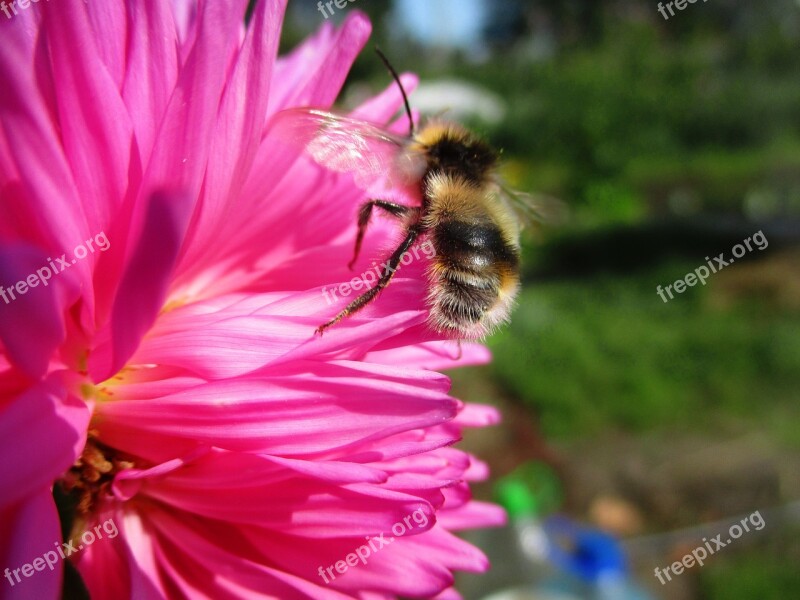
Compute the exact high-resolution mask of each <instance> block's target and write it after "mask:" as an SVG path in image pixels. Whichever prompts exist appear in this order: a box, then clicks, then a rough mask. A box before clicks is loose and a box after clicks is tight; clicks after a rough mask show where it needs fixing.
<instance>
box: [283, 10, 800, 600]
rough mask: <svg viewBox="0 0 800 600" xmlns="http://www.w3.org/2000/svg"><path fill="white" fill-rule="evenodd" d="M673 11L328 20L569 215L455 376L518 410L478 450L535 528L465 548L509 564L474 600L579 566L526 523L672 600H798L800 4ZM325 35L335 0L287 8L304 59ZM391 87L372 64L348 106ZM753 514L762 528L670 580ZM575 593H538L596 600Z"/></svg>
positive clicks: (540, 237)
mask: <svg viewBox="0 0 800 600" xmlns="http://www.w3.org/2000/svg"><path fill="white" fill-rule="evenodd" d="M665 4H666V3H665ZM658 6H659V4H658V3H657V2H655V1H652V0H651V1H648V2H632V1H626V0H617V1H609V2H597V1H596V0H528V1H521V0H491V1H489V0H397V1H395V2H389V1H381V0H356V1H354V2H351V3H349V4H348V5H347V6H346V7H345V8H344V9H341V10H340V9H337V8H336V7H335V5H334V14H333V15H332V16H330V17H329V18H328V19H327V20H328V21H330V22H339V21H341V20H342V19H343V18H344V17H345V16H346V15H347V14H348V12H349V11H352V10H356V9H358V10H361V11H364V12H366V13H367V14H368V15H369V16H370V17H371V19H372V22H373V24H374V27H375V34H374V38H373V41H374V42H375V43H377V44H379V45H380V46H381V47H382V48H383V50H384V51H385V52H386V54H387V55H388V56H389V57H390V59H391V60H392V62H393V63H394V65H395V67H396V68H397V69H398V70H399V71H413V72H416V73H418V74H419V75H420V76H421V78H422V84H421V85H420V89H419V90H418V91H417V92H415V93H414V94H413V95H412V97H411V104H412V106H413V107H415V108H418V109H420V110H421V111H422V112H423V113H424V114H436V113H439V112H441V111H442V110H445V109H449V111H448V113H447V114H448V115H449V116H451V117H453V118H456V119H458V120H461V121H463V122H465V123H466V124H468V125H470V126H471V127H473V128H474V129H475V130H476V131H478V132H480V133H481V134H482V135H484V136H485V137H486V138H487V139H488V140H490V141H491V142H492V143H493V144H494V145H495V146H496V147H498V148H501V149H502V151H503V160H504V175H505V177H506V178H507V179H508V181H509V182H510V183H511V184H512V185H513V186H514V187H516V188H519V189H521V190H525V191H528V192H532V193H536V194H545V195H549V196H553V197H556V198H558V199H560V200H561V201H563V202H564V203H565V204H566V205H567V206H568V207H569V213H570V214H569V219H568V221H567V222H566V223H565V224H564V225H563V226H560V227H557V228H556V227H554V228H543V229H542V230H541V231H537V232H533V233H534V235H532V236H529V237H528V238H526V241H525V256H524V265H525V266H524V288H523V291H522V294H521V299H520V302H519V304H518V306H517V308H516V310H515V313H514V316H513V322H512V325H511V326H509V327H507V328H505V329H504V330H503V331H502V332H501V333H499V334H498V335H496V336H495V337H494V338H492V339H491V340H489V346H490V347H491V349H492V351H493V353H494V357H495V358H494V361H493V363H492V364H491V365H488V366H486V367H481V368H473V369H465V370H461V371H456V372H453V373H452V374H451V375H452V377H453V379H454V390H453V392H454V395H456V396H457V397H460V398H462V399H464V400H468V401H473V402H480V403H487V404H492V405H495V406H497V407H499V408H500V410H501V411H502V412H503V414H504V423H503V424H502V425H500V426H498V427H494V428H491V429H486V430H481V431H478V432H468V434H467V436H466V437H465V441H464V443H463V444H462V445H463V446H464V447H466V448H467V449H469V450H471V451H474V452H475V453H477V454H478V455H479V456H480V457H481V458H483V459H484V460H486V461H487V462H488V464H489V466H490V467H491V470H492V479H491V480H490V481H489V482H487V483H484V484H479V485H476V486H474V491H475V495H476V497H479V498H482V499H487V500H490V499H493V500H497V499H501V500H503V501H504V502H506V503H507V504H508V503H510V504H511V508H512V509H513V510H512V513H513V514H514V515H516V519H515V521H516V522H517V528H516V529H515V528H513V527H511V526H510V527H508V528H506V530H503V531H493V532H479V533H475V534H467V537H469V539H470V540H471V541H473V542H475V543H476V544H478V545H479V546H480V547H481V548H482V549H483V550H484V551H485V552H486V553H487V554H488V555H489V556H490V558H492V559H493V569H492V571H491V572H490V573H489V574H487V575H485V576H482V577H474V576H465V577H463V578H461V579H460V581H459V588H460V590H461V592H462V593H463V594H464V596H465V597H466V598H468V599H473V598H474V599H477V598H485V597H488V596H489V595H490V594H492V593H497V592H500V591H501V590H504V589H509V588H521V589H525V590H528V592H530V593H531V594H533V593H534V592H533V590H534V589H538V587H537V586H540V585H542V580H544V579H548V578H549V579H551V580H552V579H553V578H556V579H557V578H558V577H560V576H562V575H564V574H565V573H564V571H565V570H566V571H570V569H569V568H564V565H563V564H562V565H561V567H558V565H556V567H555V568H552V567H553V565H552V564H551V565H550V567H551V568H549V570H548V568H547V567H546V566H544V567H542V565H533V563H534V562H535V561H534V560H532V559H531V557H530V556H527V557H526V556H524V553H521V550H520V549H519V544H518V542H519V538H520V532H521V531H524V530H525V527H524V526H522V527H521V526H520V523H523V525H525V524H527V525H525V526H532V527H533V528H534V529H535V528H536V527H537V526H538V525H537V523H539V522H540V521H542V520H543V519H545V518H546V517H547V516H548V515H550V514H555V513H558V514H561V515H565V516H567V517H568V518H569V519H571V520H572V521H571V522H573V523H576V524H580V526H581V527H586V528H591V529H589V531H600V532H605V533H607V534H610V535H611V536H613V537H612V539H613V540H619V541H620V544H621V548H622V550H624V552H625V553H626V555H627V561H628V564H629V567H630V569H631V571H630V572H631V579H632V580H633V581H635V582H636V585H638V586H639V587H641V588H643V591H642V593H643V594H649V597H653V598H668V599H678V600H681V599H701V598H703V599H704V598H713V599H717V598H719V599H725V600H729V599H739V598H742V599H744V598H759V599H772V598H775V599H778V598H780V599H783V598H791V597H797V594H798V593H800V592H798V590H800V541H798V540H800V536H798V533H800V505H799V504H798V501H800V477H799V476H798V474H800V419H798V417H800V407H799V406H798V402H797V400H798V393H799V391H800V385H799V384H800V1H798V0H771V1H770V2H768V3H766V2H764V3H754V2H746V1H744V0H710V1H708V2H705V1H703V2H699V1H698V2H695V3H692V4H687V5H686V6H685V8H684V9H683V10H677V9H674V10H673V12H674V13H675V14H674V15H672V16H670V12H669V10H668V9H666V7H664V9H665V10H664V13H665V15H666V16H668V17H669V18H668V19H667V18H665V17H664V16H663V15H662V14H661V12H659V9H658ZM325 21H326V19H325V18H324V17H323V15H322V13H321V12H320V11H319V10H318V7H317V2H316V1H312V0H294V1H293V2H290V3H289V17H288V20H287V24H286V27H285V30H284V36H285V38H284V40H283V42H282V43H283V48H284V49H288V48H291V47H292V46H294V45H295V44H296V43H297V42H299V41H300V40H301V39H302V38H303V37H305V36H306V35H308V34H309V33H311V32H312V31H314V30H316V29H317V28H318V27H319V26H320V25H321V24H322V23H323V22H325ZM389 81H390V80H389V76H388V74H387V73H386V71H385V69H384V67H383V66H382V65H381V63H380V62H379V60H378V58H377V56H375V55H374V53H372V52H370V51H367V52H364V53H363V54H362V55H361V57H360V58H359V60H358V62H357V63H356V65H355V68H354V69H353V72H352V75H351V78H350V80H349V82H348V85H347V87H346V90H345V95H344V99H343V101H344V105H345V106H346V105H348V104H350V105H353V104H355V103H357V102H358V101H359V100H360V99H361V98H363V97H365V96H366V95H368V94H371V93H374V92H375V91H377V90H379V89H382V88H383V87H384V86H386V85H388V83H389ZM759 231H761V232H763V236H764V237H765V238H766V239H767V240H768V246H767V247H766V248H764V249H763V250H759V249H758V248H757V247H756V246H755V244H754V245H753V250H752V251H751V252H747V253H746V254H745V255H744V256H743V257H742V258H741V259H737V260H736V262H735V263H734V264H731V265H730V266H728V267H726V268H725V269H724V270H722V271H720V272H719V273H716V274H713V275H711V276H710V277H709V279H708V281H707V285H705V286H701V285H696V286H694V287H689V288H687V289H686V291H685V292H683V293H681V294H677V295H675V298H674V299H673V300H670V301H669V302H666V303H665V302H664V301H663V300H662V299H661V297H660V296H659V295H658V294H657V293H656V288H657V286H659V285H660V286H662V287H665V286H666V285H668V284H672V283H673V282H674V281H676V280H677V279H680V278H683V277H684V275H685V274H686V273H688V272H691V271H693V270H695V269H696V268H697V267H700V266H702V265H705V264H707V260H706V258H705V257H711V258H712V260H713V257H714V256H717V255H719V254H720V253H724V254H725V257H726V259H727V258H730V257H731V249H732V248H733V246H735V245H736V244H737V243H740V242H742V241H743V240H744V239H745V238H747V237H750V236H752V235H753V234H756V233H757V232H759ZM520 469H521V470H520ZM509 478H510V479H509ZM509 481H511V482H512V484H514V485H517V489H516V492H514V493H512V494H511V495H510V496H509V494H507V493H505V494H504V491H503V490H504V489H505V491H506V492H508V487H507V486H506V488H503V487H502V485H501V484H502V483H503V482H505V483H506V484H508V482H509ZM498 482H500V483H498ZM520 485H522V486H523V487H525V486H527V488H528V492H527V493H528V495H527V496H526V492H524V491H520V489H519V486H520ZM512 487H513V485H512ZM512 491H513V490H512ZM521 506H522V508H520V507H521ZM754 511H759V514H760V515H762V516H763V518H764V521H765V525H764V527H763V529H761V530H760V531H751V532H749V533H744V535H742V537H741V538H740V539H738V540H735V541H734V542H733V543H731V544H730V545H729V546H727V547H725V548H724V549H721V550H719V551H718V554H715V555H713V556H712V557H710V558H709V559H707V561H706V564H705V565H704V566H697V565H695V566H694V567H692V568H689V569H686V571H685V572H684V573H682V574H681V575H679V576H673V578H672V581H669V582H667V583H666V584H664V585H662V584H661V583H660V582H659V580H658V579H657V578H656V576H655V575H654V569H655V568H656V567H661V568H663V567H666V566H667V565H669V564H671V563H673V562H674V561H677V560H680V559H681V557H682V556H683V555H685V554H686V553H687V552H689V551H691V550H692V549H693V548H694V547H696V546H699V545H701V544H702V542H701V539H702V538H703V537H706V536H707V537H708V538H709V539H711V538H712V537H714V536H715V535H716V534H718V533H726V532H727V531H728V524H729V523H730V522H733V521H734V520H735V521H736V522H739V521H740V520H741V519H742V518H745V517H747V516H748V515H751V514H752V513H753V512H754ZM520 515H521V516H520ZM542 522H543V521H542ZM698 527H699V528H698ZM704 527H705V529H704ZM529 529H530V528H529ZM562 533H563V532H562ZM561 537H564V538H566V541H564V542H562V544H563V547H564V549H565V551H566V552H571V553H572V555H573V557H576V560H578V561H579V562H580V560H584V563H586V562H587V561H588V563H592V561H595V560H596V559H597V557H596V556H595V554H593V553H592V552H591V551H589V550H586V549H585V548H584V547H583V545H582V543H581V542H580V540H578V541H576V539H575V536H574V535H572V536H571V535H566V534H565V535H563V536H561ZM723 539H724V537H723ZM582 553H584V554H582ZM534 567H535V568H534ZM539 567H542V568H541V569H540V568H539ZM590 567H591V565H590ZM567 575H575V572H574V569H573V572H572V573H567ZM587 589H588V588H587ZM552 593H553V594H555V592H552ZM562 593H566V592H563V589H562ZM572 593H573V595H572V596H570V595H564V596H557V595H551V596H545V595H530V596H524V597H526V598H527V597H530V598H534V597H536V598H545V597H547V598H556V597H559V598H561V597H563V598H575V597H586V598H589V597H595V596H592V595H591V592H589V591H587V590H586V589H584V590H583V591H582V592H575V591H573V592H572ZM498 597H500V596H498ZM503 597H504V598H505V597H508V598H511V597H512V596H503ZM513 597H520V598H522V597H523V596H513ZM598 597H599V596H598ZM605 597H609V598H616V597H618V598H623V597H624V598H627V597H628V596H624V595H622V593H621V592H620V593H619V594H617V595H614V594H612V595H610V596H609V595H606V596H605ZM630 597H634V596H630ZM637 597H638V596H637ZM641 597H646V596H641Z"/></svg>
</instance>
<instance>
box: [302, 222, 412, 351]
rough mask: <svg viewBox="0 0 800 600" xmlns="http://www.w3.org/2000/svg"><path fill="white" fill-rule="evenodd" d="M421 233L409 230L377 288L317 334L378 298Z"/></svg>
mask: <svg viewBox="0 0 800 600" xmlns="http://www.w3.org/2000/svg"><path fill="white" fill-rule="evenodd" d="M403 208H407V207H403ZM409 210H413V209H409ZM420 233H421V230H420V229H419V228H418V226H412V227H411V228H409V230H408V233H406V237H405V239H403V241H402V242H401V244H400V246H398V247H397V249H396V250H395V251H394V252H392V255H391V256H390V257H389V260H387V261H386V264H385V268H384V270H383V274H382V275H381V278H380V279H379V280H378V281H377V282H376V283H375V286H374V287H372V288H370V289H368V290H367V291H366V292H364V293H363V294H361V295H360V296H359V297H358V298H356V299H355V300H353V301H352V302H351V303H350V304H348V305H347V306H346V307H345V308H344V310H342V312H340V313H339V314H338V315H336V316H335V317H334V318H333V319H331V320H330V321H328V322H327V323H325V324H324V325H320V326H319V327H317V330H316V331H315V333H318V334H320V335H322V332H323V331H325V330H326V329H327V328H328V327H330V326H332V325H336V323H338V322H339V321H341V320H342V319H344V318H345V317H349V316H350V315H352V314H353V313H355V312H358V311H359V310H361V309H362V308H364V307H365V306H366V305H367V304H369V303H370V302H371V301H372V300H374V299H375V296H377V295H378V294H379V293H380V291H381V290H382V289H383V288H385V287H386V286H387V285H389V281H391V279H392V277H394V272H395V271H397V267H398V265H399V264H400V261H401V260H402V258H403V255H404V254H405V253H406V252H407V251H408V249H409V248H411V246H412V245H413V244H414V242H415V241H416V239H417V237H419V234H420Z"/></svg>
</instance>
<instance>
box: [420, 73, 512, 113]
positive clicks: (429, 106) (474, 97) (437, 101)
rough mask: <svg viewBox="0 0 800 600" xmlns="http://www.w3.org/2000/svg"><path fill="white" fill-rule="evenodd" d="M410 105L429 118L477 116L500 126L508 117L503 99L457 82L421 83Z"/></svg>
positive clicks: (450, 80) (487, 91)
mask: <svg viewBox="0 0 800 600" xmlns="http://www.w3.org/2000/svg"><path fill="white" fill-rule="evenodd" d="M411 105H412V106H413V107H414V108H415V109H417V110H419V111H420V112H421V113H423V114H426V115H435V114H437V113H441V112H444V111H447V115H446V116H447V117H448V118H452V119H454V120H457V121H459V120H462V119H464V118H465V117H478V118H479V119H481V120H482V121H485V122H486V123H499V122H500V121H502V120H503V117H504V116H505V114H506V103H505V101H504V100H503V99H502V97H500V96H499V95H497V94H495V93H493V92H490V91H489V90H487V89H485V88H482V87H478V86H476V85H472V84H470V83H466V82H464V81H458V80H455V79H439V80H437V81H430V82H420V84H419V87H418V88H417V89H416V90H415V91H414V93H413V94H412V96H411Z"/></svg>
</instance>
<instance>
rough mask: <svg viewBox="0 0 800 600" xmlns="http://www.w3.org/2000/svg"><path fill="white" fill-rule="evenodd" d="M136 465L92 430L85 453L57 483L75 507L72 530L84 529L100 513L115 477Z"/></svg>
mask: <svg viewBox="0 0 800 600" xmlns="http://www.w3.org/2000/svg"><path fill="white" fill-rule="evenodd" d="M134 466H135V462H134V460H133V459H132V458H131V457H130V456H128V455H126V454H124V453H122V452H119V451H117V450H114V449H113V448H110V447H108V446H106V445H105V444H103V443H102V442H100V441H98V440H97V439H96V431H93V430H90V431H89V435H88V437H87V440H86V446H85V447H84V449H83V452H82V453H81V455H80V456H79V457H78V460H76V461H75V464H74V465H72V467H71V468H70V469H69V471H67V472H66V473H65V474H64V476H63V477H62V478H61V479H60V480H58V482H57V485H58V486H59V487H60V491H61V492H62V493H63V494H64V495H65V496H67V497H69V498H70V500H71V501H70V504H71V505H72V506H74V510H75V515H74V519H75V520H74V527H73V530H74V529H76V528H78V527H82V525H83V524H84V523H86V522H88V521H89V520H90V516H91V515H92V514H94V513H95V512H97V509H98V508H99V506H100V504H101V503H102V500H103V498H105V497H108V496H110V495H111V483H112V482H113V481H114V476H115V475H116V474H117V473H119V472H120V471H122V470H124V469H130V468H132V467H134Z"/></svg>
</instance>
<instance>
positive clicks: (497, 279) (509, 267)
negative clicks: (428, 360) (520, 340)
mask: <svg viewBox="0 0 800 600" xmlns="http://www.w3.org/2000/svg"><path fill="white" fill-rule="evenodd" d="M432 239H433V245H434V248H435V250H436V260H437V262H438V265H439V269H438V282H437V290H438V294H437V295H436V297H435V303H434V307H433V308H434V315H435V320H436V324H437V326H438V327H439V328H440V329H443V330H448V329H450V330H457V331H465V330H468V329H469V328H470V327H471V326H474V325H476V324H479V323H481V322H482V321H483V320H484V319H485V317H486V314H487V313H488V312H489V311H490V310H491V309H492V308H493V307H494V306H496V305H497V303H498V299H499V297H500V294H501V289H502V288H503V285H504V281H505V280H506V279H507V278H508V276H509V275H514V276H516V273H517V270H518V265H519V253H518V251H517V249H516V248H515V247H513V246H511V245H509V244H508V242H507V241H506V240H505V238H504V237H503V235H502V232H501V231H500V229H499V228H498V227H497V225H496V224H495V223H493V222H491V221H478V222H468V221H457V220H448V221H444V222H441V223H439V224H438V225H437V226H436V227H435V228H434V230H433V231H432Z"/></svg>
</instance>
